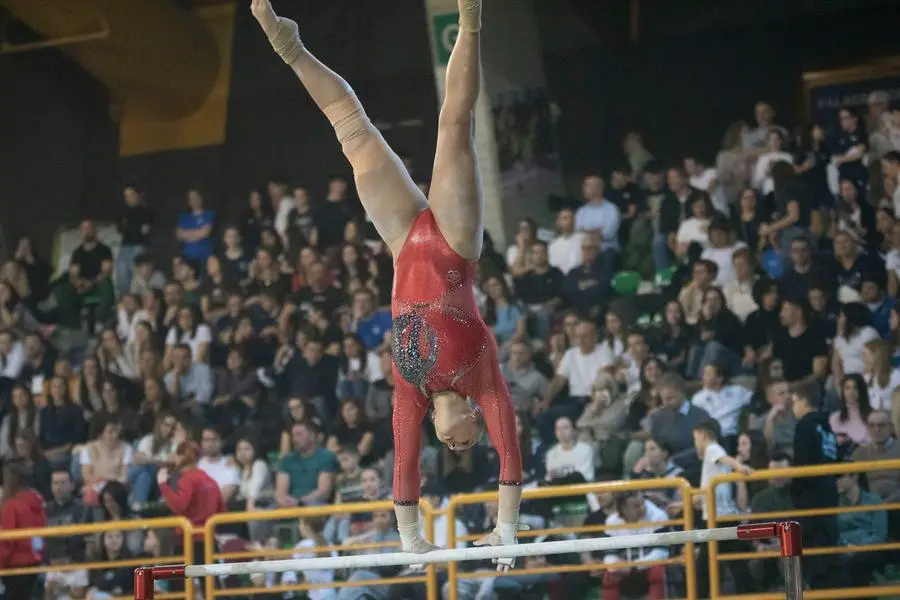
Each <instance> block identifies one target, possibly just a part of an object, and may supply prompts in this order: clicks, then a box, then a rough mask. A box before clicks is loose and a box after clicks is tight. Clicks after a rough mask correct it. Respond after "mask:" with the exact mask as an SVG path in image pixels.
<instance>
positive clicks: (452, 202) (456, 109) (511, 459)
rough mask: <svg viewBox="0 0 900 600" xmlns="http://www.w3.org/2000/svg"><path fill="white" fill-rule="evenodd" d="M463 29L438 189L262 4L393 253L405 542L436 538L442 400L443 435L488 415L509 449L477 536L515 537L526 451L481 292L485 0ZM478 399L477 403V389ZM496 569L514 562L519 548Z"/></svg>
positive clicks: (420, 543)
mask: <svg viewBox="0 0 900 600" xmlns="http://www.w3.org/2000/svg"><path fill="white" fill-rule="evenodd" d="M458 2H459V20H460V23H459V25H460V31H459V37H458V38H457V40H456V44H455V46H454V48H453V52H452V53H451V55H450V61H449V64H448V65H447V91H446V95H445V98H444V104H443V106H442V108H441V113H440V118H439V120H438V139H437V151H436V154H435V159H434V171H433V174H432V180H431V192H430V194H429V196H430V197H429V198H428V199H427V200H426V198H425V197H424V196H423V195H422V193H421V192H420V191H419V189H418V188H417V187H416V185H415V184H414V183H413V181H412V179H411V178H410V176H409V174H408V173H407V171H406V169H405V168H404V166H403V163H402V162H401V161H400V159H399V158H398V157H397V155H396V154H395V153H394V152H393V151H392V150H391V148H390V147H389V146H388V145H387V143H386V142H385V141H384V138H382V136H381V134H380V133H379V131H378V130H377V129H376V128H375V127H374V126H373V125H372V122H371V121H370V120H369V118H368V117H367V116H366V113H365V111H364V110H363V107H362V105H361V104H360V102H359V99H358V98H357V97H356V94H355V93H354V92H353V89H352V88H351V87H350V86H349V85H348V84H347V82H346V81H344V80H343V79H342V78H341V77H340V76H339V75H337V74H336V73H334V72H333V71H331V70H330V69H329V68H328V67H326V66H325V65H323V64H322V63H321V62H319V61H318V60H317V59H316V57H314V56H313V55H312V54H311V53H310V52H309V51H308V50H307V49H306V48H305V47H304V45H303V42H302V41H301V40H300V37H299V34H298V30H297V24H296V23H295V22H294V21H292V20H290V19H286V18H284V17H279V16H278V15H276V14H275V11H274V10H273V9H272V6H271V3H270V2H269V0H252V4H251V9H252V12H253V15H254V16H255V17H256V19H257V20H258V21H259V24H260V25H261V26H262V29H263V31H264V32H265V34H266V36H268V38H269V41H270V42H271V44H272V47H273V48H274V49H275V52H277V53H278V55H279V56H281V58H282V59H283V60H284V61H285V62H286V63H287V64H288V65H289V66H290V67H291V68H292V69H293V71H294V73H295V74H296V75H297V77H298V78H299V79H300V81H301V82H302V83H303V85H304V87H305V88H306V91H307V92H308V93H309V94H310V96H312V99H313V101H315V103H316V104H317V105H318V106H319V108H320V109H321V110H322V112H323V113H324V114H325V116H326V117H328V120H329V121H330V122H331V124H332V126H333V127H334V129H335V133H336V134H337V138H338V140H339V141H340V143H341V146H342V149H343V152H344V155H345V156H346V157H347V160H348V161H349V162H350V165H351V166H352V167H353V175H354V178H355V180H356V188H357V191H358V193H359V197H360V200H361V201H362V203H363V207H364V208H365V210H366V212H367V213H368V214H369V217H370V218H371V219H372V222H373V223H374V224H375V228H376V229H377V230H378V233H379V235H381V237H382V238H383V239H384V242H385V243H386V244H387V246H388V248H389V249H390V251H391V254H392V255H393V256H394V260H395V268H394V290H393V302H392V304H393V308H392V312H393V318H394V324H393V340H394V342H393V343H394V346H393V351H394V374H395V378H394V381H395V384H394V385H395V388H394V390H395V399H394V414H393V426H394V454H395V459H394V493H393V499H394V508H395V512H396V514H397V525H398V529H399V530H400V537H401V540H402V542H403V549H404V551H406V552H416V553H422V552H429V551H431V550H434V549H436V547H435V546H434V545H432V544H431V543H429V542H427V541H426V540H425V539H424V538H423V537H422V535H421V533H420V530H419V508H418V504H419V486H420V477H419V437H420V430H421V424H422V420H423V419H424V417H425V415H426V414H427V412H428V409H429V406H431V407H432V413H431V415H432V420H433V422H434V428H435V432H436V433H437V437H438V439H440V441H441V442H442V443H444V444H446V445H447V446H448V447H449V448H450V449H451V450H465V449H468V448H471V447H472V446H473V445H474V444H475V443H476V442H477V441H478V438H479V437H480V436H481V434H482V431H483V429H484V427H485V424H486V425H487V430H488V434H489V435H490V438H491V441H492V442H493V445H494V447H495V448H496V449H497V452H498V454H499V455H500V501H499V502H500V507H499V515H498V517H499V518H498V521H497V527H496V528H495V530H494V531H493V532H491V533H490V534H488V535H487V536H485V537H484V538H482V539H481V540H479V541H478V542H476V544H478V545H484V544H488V545H501V544H514V543H515V541H516V530H517V528H518V520H519V501H520V498H521V481H522V458H521V454H520V453H519V446H518V437H517V435H516V427H515V414H514V412H513V407H512V401H511V399H510V395H509V391H508V390H507V388H506V384H505V382H504V380H503V377H502V375H501V374H500V367H499V362H498V360H497V346H496V343H495V342H494V339H493V337H492V335H491V331H490V329H488V327H487V326H486V325H485V323H484V321H483V320H482V318H481V315H480V314H479V312H478V308H477V307H476V304H475V297H474V293H473V281H474V277H475V261H477V260H478V258H479V256H480V255H481V244H482V236H483V232H484V223H483V213H484V207H483V204H482V198H481V182H480V180H479V176H478V169H477V166H476V157H475V145H474V138H473V130H474V110H475V102H476V100H477V99H478V93H479V88H480V86H481V55H480V53H481V41H480V35H481V34H480V31H481V0H458ZM472 400H474V403H472V402H471V401H472ZM497 562H498V569H499V570H505V569H508V568H510V567H511V566H512V564H513V563H512V560H511V559H502V560H500V561H497Z"/></svg>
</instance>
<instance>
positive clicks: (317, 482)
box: [275, 422, 338, 508]
mask: <svg viewBox="0 0 900 600" xmlns="http://www.w3.org/2000/svg"><path fill="white" fill-rule="evenodd" d="M291 444H292V448H293V449H292V451H291V452H290V453H289V454H287V455H286V456H285V457H284V458H282V459H281V462H279V463H278V470H277V474H276V476H275V502H276V503H277V504H278V506H280V507H282V508H292V507H294V506H315V505H319V504H326V503H328V502H329V501H330V500H331V495H332V492H333V490H334V477H335V474H336V473H337V471H338V465H337V458H336V457H335V456H334V454H333V453H332V452H330V451H328V450H325V449H324V448H321V447H320V446H319V442H318V440H317V439H316V432H315V430H314V429H313V426H312V425H310V424H309V423H307V422H303V423H295V424H294V425H293V426H292V427H291Z"/></svg>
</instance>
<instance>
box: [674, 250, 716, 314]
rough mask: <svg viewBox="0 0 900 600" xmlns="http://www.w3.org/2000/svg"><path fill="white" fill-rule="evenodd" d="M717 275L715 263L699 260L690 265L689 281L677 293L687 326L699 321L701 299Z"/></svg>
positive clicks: (701, 306) (701, 305)
mask: <svg viewBox="0 0 900 600" xmlns="http://www.w3.org/2000/svg"><path fill="white" fill-rule="evenodd" d="M717 274H718V267H717V266H716V263H714V262H712V261H709V260H703V259H700V260H698V261H697V262H695V263H694V264H693V265H691V280H690V281H689V282H688V283H687V284H686V285H685V286H684V287H683V288H681V291H680V292H679V293H678V302H679V303H680V304H681V310H682V313H683V316H684V322H685V323H687V324H688V325H696V324H697V322H698V321H699V320H700V312H701V310H702V308H703V298H704V296H705V295H706V290H708V289H709V288H710V287H711V286H712V283H713V281H715V279H716V275H717Z"/></svg>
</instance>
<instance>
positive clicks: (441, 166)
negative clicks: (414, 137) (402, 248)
mask: <svg viewBox="0 0 900 600" xmlns="http://www.w3.org/2000/svg"><path fill="white" fill-rule="evenodd" d="M458 2H459V13H460V14H459V37H457V39H456V45H455V46H454V47H453V52H452V53H451V54H450V61H449V63H448V65H447V85H446V88H447V89H446V93H445V96H444V105H443V106H442V107H441V115H440V119H439V120H438V139H437V152H436V154H435V157H434V172H433V174H432V181H431V193H430V195H429V199H428V205H429V206H430V207H431V210H432V212H433V213H434V217H435V220H436V221H437V224H438V226H439V227H440V229H441V233H443V234H444V237H445V238H446V239H447V242H448V243H449V244H450V246H451V247H452V248H453V249H454V250H456V252H457V253H459V254H460V255H461V256H463V257H464V258H468V259H470V260H475V259H477V258H479V257H480V256H481V242H482V235H483V231H484V205H483V202H482V198H481V181H480V178H479V175H478V166H477V164H476V157H475V140H474V135H473V133H474V129H473V127H474V114H475V103H476V101H477V100H478V93H479V90H480V88H481V0H458Z"/></svg>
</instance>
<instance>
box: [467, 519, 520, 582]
mask: <svg viewBox="0 0 900 600" xmlns="http://www.w3.org/2000/svg"><path fill="white" fill-rule="evenodd" d="M517 529H518V530H519V531H524V530H526V529H528V525H523V524H521V523H520V524H519V525H518V526H517ZM515 543H516V538H513V539H511V540H504V539H503V537H502V536H501V535H500V532H498V531H497V530H496V529H495V530H494V531H492V532H490V533H489V534H487V535H486V536H484V537H483V538H480V539H478V540H475V541H474V542H473V545H475V546H511V545H513V544H515ZM492 562H493V563H494V564H495V565H497V571H498V572H500V573H505V572H506V571H509V570H510V569H512V568H513V566H515V564H516V559H515V558H495V559H493V561H492Z"/></svg>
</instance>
